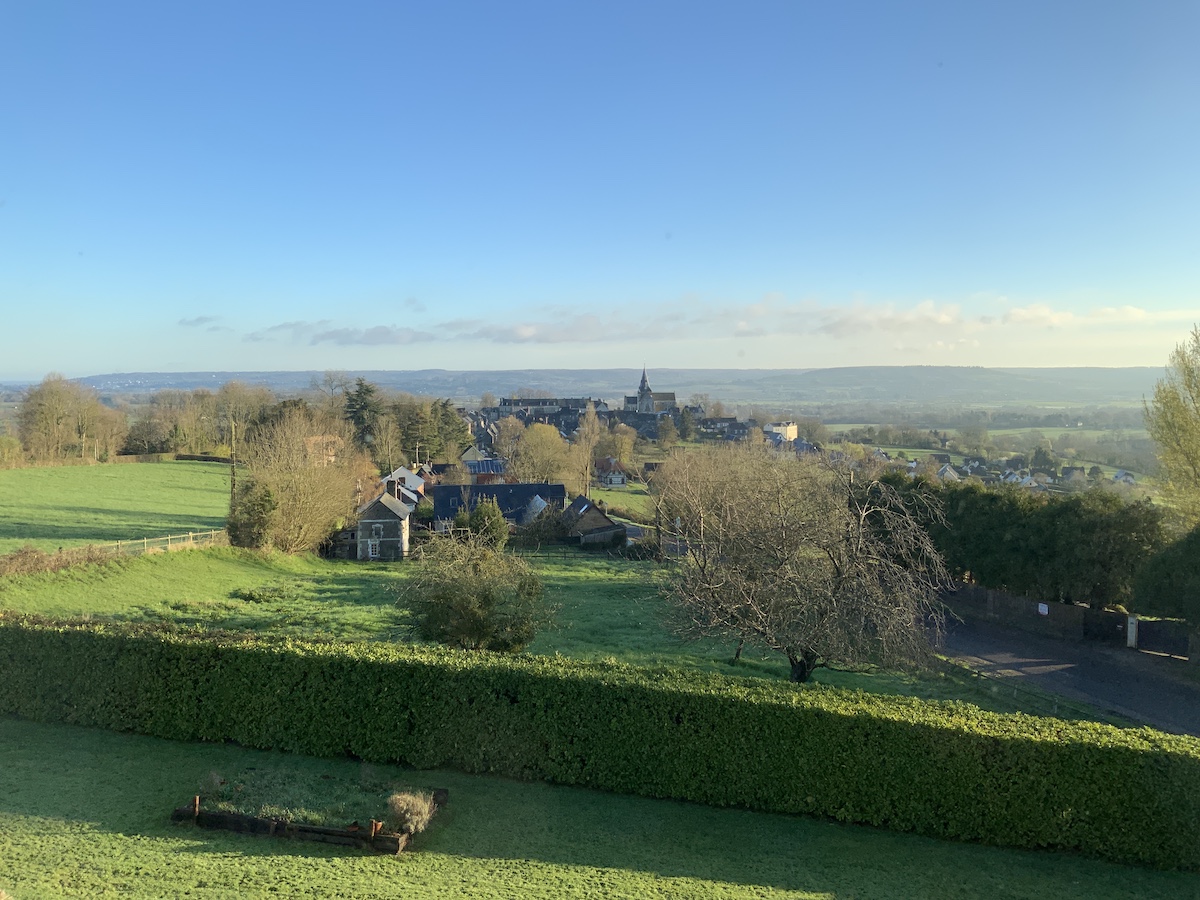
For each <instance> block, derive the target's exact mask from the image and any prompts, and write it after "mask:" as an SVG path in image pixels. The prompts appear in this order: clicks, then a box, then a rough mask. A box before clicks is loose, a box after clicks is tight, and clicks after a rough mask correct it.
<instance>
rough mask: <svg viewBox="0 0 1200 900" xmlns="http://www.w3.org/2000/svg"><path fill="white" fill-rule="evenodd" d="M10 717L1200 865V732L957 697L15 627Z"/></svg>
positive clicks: (525, 661) (28, 624)
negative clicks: (1130, 726) (986, 708)
mask: <svg viewBox="0 0 1200 900" xmlns="http://www.w3.org/2000/svg"><path fill="white" fill-rule="evenodd" d="M0 685H3V688H2V689H0V713H9V714H16V715H19V716H23V717H26V718H31V719H37V720H42V721H59V722H73V723H77V724H81V725H90V726H99V727H103V728H109V729H116V730H127V731H135V732H140V733H143V734H150V735H157V736H160V737H166V738H175V739H180V740H210V741H225V740H232V741H237V742H239V743H241V744H244V745H246V746H252V747H262V748H268V747H274V748H278V749H282V750H289V751H295V752H301V753H306V754H313V755H322V756H335V755H343V754H351V755H355V756H358V757H361V758H363V759H368V760H372V761H376V762H400V763H406V764H409V765H413V766H416V767H419V768H432V767H451V768H456V769H460V770H463V771H467V772H476V773H496V774H501V775H506V776H511V777H517V778H528V779H546V780H550V781H554V782H558V783H561V784H575V785H584V786H588V787H593V788H601V789H605V790H610V791H616V792H622V793H633V794H641V795H645V796H650V797H664V798H674V799H679V800H690V801H696V802H700V803H707V804H713V805H719V806H741V807H748V808H752V809H759V810H769V811H774V812H785V813H808V814H815V815H820V816H827V817H831V818H834V819H838V820H841V821H845V822H858V823H867V824H871V825H877V826H883V827H887V828H891V829H895V830H899V831H912V832H918V833H921V834H927V835H933V836H937V837H944V838H954V839H959V840H969V841H982V842H986V843H992V844H999V845H1007V846H1014V847H1026V848H1037V847H1048V848H1060V849H1071V850H1078V851H1082V852H1085V853H1088V854H1092V855H1096V856H1101V857H1105V858H1108V859H1111V860H1115V861H1120V862H1133V863H1141V864H1149V865H1154V866H1159V867H1168V868H1170V867H1179V868H1190V869H1196V868H1200V837H1198V835H1200V741H1197V740H1195V739H1192V738H1187V737H1178V736H1173V735H1165V734H1162V733H1159V732H1155V731H1151V730H1149V729H1137V730H1124V731H1123V730H1118V729H1115V728H1112V727H1109V726H1104V725H1097V724H1090V723H1068V722H1063V721H1059V720H1056V719H1041V718H1034V717H1029V716H1022V715H998V714H992V713H987V712H983V711H981V710H978V709H977V708H975V707H972V706H969V705H966V704H961V703H944V702H941V703H939V702H928V701H919V700H915V699H911V698H903V697H881V696H876V695H868V694H861V693H857V692H846V691H839V690H834V689H828V688H821V689H817V688H814V687H805V688H798V687H796V686H793V685H788V684H782V683H770V682H764V681H759V680H754V679H740V678H724V677H720V676H707V675H700V674H695V673H685V672H679V671H671V670H646V669H637V668H633V667H628V666H623V665H618V664H605V663H582V662H577V661H571V660H563V659H561V658H544V657H504V656H499V655H490V654H478V653H477V654H470V653H462V652H454V651H449V650H441V649H431V648H414V647H396V646H391V645H379V644H334V643H328V644H319V643H299V642H289V641H282V640H278V641H272V640H268V639H263V638H252V637H247V636H244V635H230V634H224V635H222V634H202V633H198V632H192V633H185V632H176V631H171V630H169V629H165V628H159V629H156V628H153V627H148V626H130V625H114V624H104V623H87V622H69V623H68V622H54V621H49V620H41V619H35V618H31V617H21V616H17V615H15V614H10V613H3V614H0Z"/></svg>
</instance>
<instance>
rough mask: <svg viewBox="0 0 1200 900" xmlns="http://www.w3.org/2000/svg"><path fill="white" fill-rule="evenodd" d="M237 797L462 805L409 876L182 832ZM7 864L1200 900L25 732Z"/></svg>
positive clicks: (934, 849)
mask: <svg viewBox="0 0 1200 900" xmlns="http://www.w3.org/2000/svg"><path fill="white" fill-rule="evenodd" d="M221 780H225V781H226V782H227V787H228V785H232V786H233V787H234V788H236V787H237V785H239V784H252V785H259V786H262V785H274V786H278V789H279V790H280V792H281V793H285V794H287V795H288V796H291V797H295V796H300V797H301V798H303V799H305V801H306V802H311V803H313V804H326V805H328V804H330V803H332V804H333V805H334V806H335V807H336V806H337V805H339V804H342V803H344V804H345V805H346V811H347V812H348V813H350V814H355V813H356V809H357V808H356V807H355V805H354V804H355V803H357V802H359V801H361V799H362V798H363V796H365V795H367V794H370V793H371V792H374V791H376V790H377V788H378V786H379V785H381V784H396V785H406V786H413V787H444V788H448V789H449V791H450V801H449V803H448V805H447V807H446V809H445V810H443V811H442V812H440V813H439V814H438V816H437V817H436V818H435V820H434V823H433V825H432V826H431V828H430V829H429V830H428V831H427V832H425V833H424V834H422V835H419V836H418V837H417V839H416V841H415V845H414V846H415V849H414V850H413V851H412V852H406V853H404V854H403V855H401V856H399V857H389V856H376V855H373V854H369V853H366V852H362V851H356V850H344V849H340V848H333V847H328V846H322V845H316V844H307V843H299V842H288V841H282V840H274V839H271V838H265V837H251V836H243V835H237V834H232V833H225V832H218V831H208V830H201V829H194V828H192V827H191V826H190V825H174V824H172V823H170V821H169V814H170V811H171V809H172V808H174V807H175V806H178V805H181V804H184V803H186V802H187V801H188V800H189V799H190V798H191V796H192V795H193V794H194V793H196V792H201V793H202V796H203V795H204V792H206V791H208V790H210V789H211V787H212V786H213V785H214V784H215V783H219V782H220V781H221ZM347 824H348V823H347ZM0 862H2V864H0V889H2V890H4V891H6V892H7V893H8V894H9V895H10V896H11V897H12V898H14V900H53V898H60V897H61V898H84V897H86V898H109V897H122V898H131V900H139V898H144V900H160V898H176V897H188V898H194V900H205V898H212V900H216V898H227V897H239V898H267V897H281V896H282V897H309V898H329V897H346V898H395V897H405V898H413V900H420V898H445V897H471V898H498V897H508V898H547V900H550V898H553V900H559V898H576V897H578V898H601V897H621V898H690V897H697V898H700V897H703V898H730V900H733V898H775V897H780V898H783V897H788V898H833V897H839V898H840V897H862V898H878V900H888V898H914V897H939V898H941V897H953V898H976V897H977V898H989V900H991V898H996V900H1003V898H1040V897H1055V898H1057V900H1071V898H1080V900H1084V898H1087V900H1093V898H1095V900H1105V898H1122V897H1144V898H1186V897H1200V876H1197V875H1192V874H1184V873H1178V872H1157V871H1152V870H1145V869H1135V868H1131V867H1125V866H1118V865H1113V864H1111V863H1105V862H1098V861H1094V860H1088V859H1084V858H1080V857H1076V856H1071V855H1066V854H1052V853H1034V852H1023V851H1014V850H1003V849H998V848H993V847H982V846H974V845H965V844H953V843H948V842H942V841H935V840H929V839H926V838H920V837H914V836H911V835H901V834H894V833H891V832H887V831H882V830H876V829H872V828H865V827H857V826H849V825H841V824H837V823H831V822H824V821H818V820H815V819H807V818H801V817H791V816H780V815H768V814H763V813H751V812H746V811H742V810H732V809H712V808H708V807H702V806H695V805H691V804H685V803H676V802H669V801H658V800H649V799H645V798H638V797H624V796H619V795H614V794H604V793H599V792H595V791H588V790H583V789H579V788H567V787H556V786H551V785H547V784H541V783H521V782H515V781H509V780H506V779H499V778H485V777H473V776H466V775H461V774H458V773H454V772H445V771H414V770H406V769H401V768H398V767H390V766H376V765H366V764H362V763H358V762H355V761H352V760H344V759H342V760H328V759H314V758H309V757H302V756H293V755H288V754H282V753H273V752H264V751H254V750H246V749H243V748H240V747H237V746H233V745H221V744H184V743H177V742H172V741H164V740H159V739H155V738H147V737H141V736H135V735H126V734H117V733H113V732H106V731H99V730H93V729H85V728H78V727H73V726H66V725H43V724H37V723H31V722H24V721H19V720H16V719H11V718H0Z"/></svg>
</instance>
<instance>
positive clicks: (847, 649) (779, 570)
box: [654, 445, 945, 681]
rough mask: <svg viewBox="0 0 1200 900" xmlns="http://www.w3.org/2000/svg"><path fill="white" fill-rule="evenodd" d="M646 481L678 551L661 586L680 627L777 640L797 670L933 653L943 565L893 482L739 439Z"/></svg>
mask: <svg viewBox="0 0 1200 900" xmlns="http://www.w3.org/2000/svg"><path fill="white" fill-rule="evenodd" d="M654 484H655V487H656V489H657V490H658V492H659V500H660V503H661V509H662V519H663V521H664V522H667V523H674V529H673V530H674V531H675V534H674V538H675V540H676V541H678V542H680V543H681V544H682V548H683V552H684V557H683V560H682V561H681V562H680V564H679V565H678V566H677V567H676V568H675V569H673V571H672V572H671V574H670V577H669V580H668V584H667V587H666V593H667V596H668V597H669V598H670V599H671V600H672V601H673V602H674V603H675V604H676V606H677V608H678V610H679V613H680V618H679V623H678V626H677V627H678V628H679V630H680V633H681V634H684V635H687V636H692V637H701V636H709V635H721V634H724V635H728V636H732V637H734V638H735V639H745V640H749V641H751V642H754V643H757V644H760V645H762V646H764V647H767V648H769V649H771V650H775V651H778V652H780V653H783V654H784V655H786V656H787V658H788V662H789V663H790V664H791V667H792V678H793V679H794V680H796V681H805V680H806V679H807V678H808V676H809V674H810V673H811V671H812V670H813V668H815V667H816V666H818V665H822V664H825V663H826V662H830V661H836V662H839V663H849V664H858V663H868V662H872V663H879V664H883V665H889V666H908V667H911V666H918V665H920V664H922V663H924V662H926V661H928V660H929V659H930V658H931V650H930V646H929V638H928V636H927V634H926V628H927V626H928V625H929V624H931V623H932V625H933V626H934V629H935V630H936V629H937V627H938V626H939V625H940V622H941V615H942V613H941V606H940V604H939V603H938V601H937V592H938V590H939V589H940V587H941V586H942V584H943V582H944V580H945V572H944V569H943V567H942V561H941V558H940V557H939V556H938V554H937V552H936V550H935V549H934V547H933V544H932V542H931V539H930V537H929V535H928V533H927V532H926V531H925V530H924V529H922V527H921V525H920V523H919V522H918V521H917V520H916V519H915V518H914V516H913V515H912V514H910V511H909V509H908V508H907V506H906V505H905V503H904V501H903V499H902V497H901V496H900V494H899V493H898V492H896V491H895V490H894V489H893V488H892V487H891V486H890V485H887V484H883V483H881V482H871V483H868V484H866V485H859V486H855V485H853V484H852V481H851V479H850V474H849V472H848V471H844V470H839V469H837V468H836V467H833V466H831V465H829V464H827V463H826V462H824V461H823V460H816V459H809V460H800V459H797V458H795V457H784V456H778V455H775V454H773V453H771V452H770V451H768V450H766V449H763V448H758V449H756V448H752V447H747V446H745V445H731V446H725V447H717V448H711V449H708V450H704V451H699V452H696V453H689V454H683V455H679V456H675V457H672V458H671V459H669V460H668V461H667V462H666V463H664V464H663V465H662V466H661V467H660V469H659V471H658V473H657V474H656V476H655V481H654Z"/></svg>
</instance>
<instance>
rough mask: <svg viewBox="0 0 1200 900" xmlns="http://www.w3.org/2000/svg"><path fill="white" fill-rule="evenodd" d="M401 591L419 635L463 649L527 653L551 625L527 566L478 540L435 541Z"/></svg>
mask: <svg viewBox="0 0 1200 900" xmlns="http://www.w3.org/2000/svg"><path fill="white" fill-rule="evenodd" d="M415 556H416V574H415V575H414V576H413V577H412V578H411V579H409V581H408V582H407V583H405V584H404V586H403V587H402V588H401V600H400V602H401V603H406V604H407V605H408V606H409V607H410V608H411V609H412V610H413V612H414V613H415V615H416V619H417V633H418V634H419V635H420V636H421V637H422V638H425V639H426V640H431V641H437V642H438V643H442V644H449V645H450V646H452V647H458V648H460V649H462V650H503V651H515V650H521V649H524V648H525V647H526V646H527V645H528V644H529V642H530V641H532V640H533V639H534V637H536V636H537V633H538V631H539V630H540V629H541V628H542V627H543V626H544V625H546V624H548V622H549V620H550V610H549V608H548V607H547V606H546V604H545V603H544V601H543V597H542V582H541V579H540V578H538V576H537V573H536V572H534V571H533V569H531V568H530V567H529V565H528V564H527V563H526V562H525V561H524V560H521V559H518V558H517V557H515V556H508V555H506V554H505V553H503V552H502V551H500V550H498V549H496V548H495V547H494V546H492V545H491V544H490V543H489V540H488V539H486V538H483V537H481V536H478V535H471V536H469V537H467V538H464V539H460V538H446V537H435V538H434V539H432V540H431V541H429V543H427V544H426V545H425V546H423V547H421V548H420V550H419V551H418V552H417V553H416V554H415Z"/></svg>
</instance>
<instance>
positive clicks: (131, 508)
mask: <svg viewBox="0 0 1200 900" xmlns="http://www.w3.org/2000/svg"><path fill="white" fill-rule="evenodd" d="M228 512H229V469H228V467H226V466H220V465H216V464H214V463H205V462H162V463H145V464H136V463H129V464H119V465H118V464H108V465H95V466H56V467H45V468H25V469H0V553H8V552H11V551H13V550H16V549H17V548H18V547H20V546H22V545H24V544H32V545H33V546H35V547H37V548H38V549H41V550H47V551H52V550H57V549H58V548H59V547H77V546H80V545H82V544H100V543H108V542H111V541H128V540H135V539H140V538H144V537H158V536H165V535H168V534H181V533H186V532H189V531H206V530H210V529H221V528H224V527H225V517H226V515H227V514H228Z"/></svg>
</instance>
